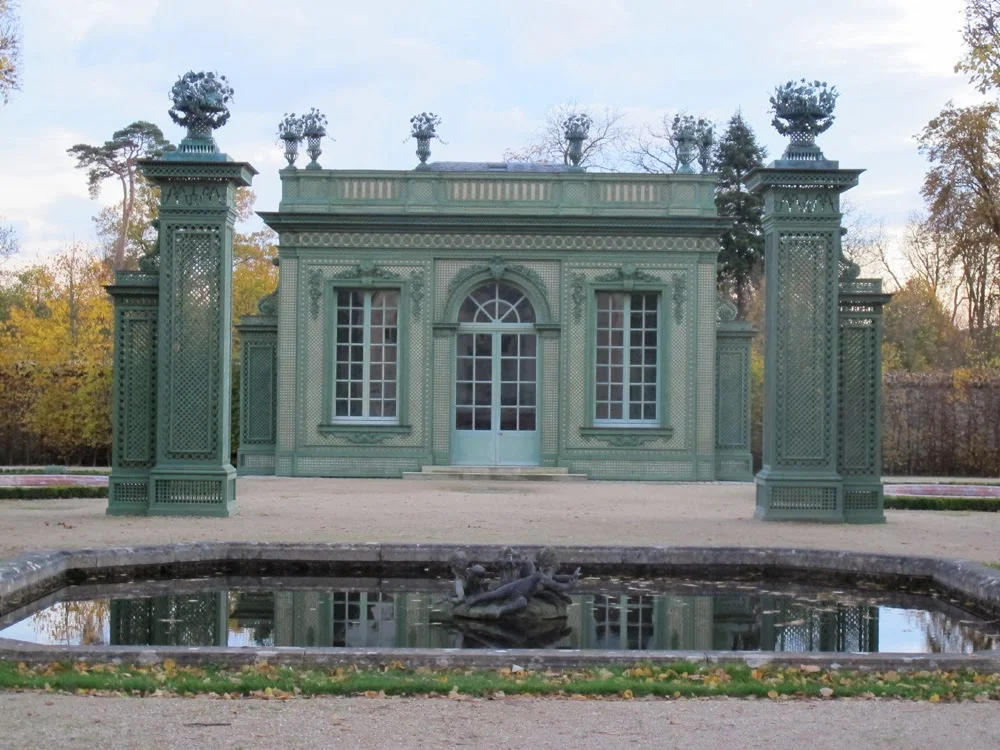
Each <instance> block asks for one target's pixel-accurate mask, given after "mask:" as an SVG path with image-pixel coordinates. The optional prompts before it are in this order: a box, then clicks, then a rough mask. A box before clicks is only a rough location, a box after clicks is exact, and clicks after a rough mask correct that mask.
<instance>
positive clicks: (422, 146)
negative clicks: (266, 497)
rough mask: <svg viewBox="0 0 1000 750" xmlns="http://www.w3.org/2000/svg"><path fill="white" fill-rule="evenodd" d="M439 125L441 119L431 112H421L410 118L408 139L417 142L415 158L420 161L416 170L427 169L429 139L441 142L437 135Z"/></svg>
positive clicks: (429, 147)
mask: <svg viewBox="0 0 1000 750" xmlns="http://www.w3.org/2000/svg"><path fill="white" fill-rule="evenodd" d="M440 124H441V118H440V117H439V116H438V115H436V114H434V113H433V112H421V113H420V114H419V115H414V116H413V117H411V118H410V137H411V138H415V139H416V140H417V158H418V159H420V163H419V164H418V165H417V167H416V168H417V169H429V167H428V166H427V158H428V157H429V156H430V155H431V139H432V138H437V139H438V140H441V138H440V137H439V136H438V134H437V127H438V125H440Z"/></svg>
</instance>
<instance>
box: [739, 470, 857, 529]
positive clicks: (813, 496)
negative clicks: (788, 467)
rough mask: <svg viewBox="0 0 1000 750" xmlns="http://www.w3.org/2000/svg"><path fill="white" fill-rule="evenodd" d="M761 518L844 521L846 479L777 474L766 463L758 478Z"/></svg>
mask: <svg viewBox="0 0 1000 750" xmlns="http://www.w3.org/2000/svg"><path fill="white" fill-rule="evenodd" d="M755 482H756V484H757V509H756V510H755V511H754V518H757V519H759V520H761V521H829V522H831V523H843V521H844V494H843V482H842V481H841V479H840V477H838V476H836V475H832V476H831V475H829V474H826V475H823V476H817V477H810V476H807V475H803V474H798V473H797V474H791V473H784V472H782V473H780V474H779V473H777V472H774V471H772V470H770V469H769V467H767V466H765V467H764V469H763V470H762V471H761V472H760V473H759V474H758V475H757V478H756V479H755Z"/></svg>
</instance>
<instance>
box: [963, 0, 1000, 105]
mask: <svg viewBox="0 0 1000 750" xmlns="http://www.w3.org/2000/svg"><path fill="white" fill-rule="evenodd" d="M962 41H963V42H964V43H965V47H966V50H965V56H964V57H963V58H962V59H961V60H959V61H958V64H957V65H955V72H957V73H965V74H966V75H967V76H968V77H969V80H970V81H971V82H972V84H973V85H974V86H975V87H976V88H977V89H979V91H980V92H982V93H984V94H985V93H986V92H987V91H989V90H990V89H997V88H1000V0H966V3H965V25H964V27H963V28H962Z"/></svg>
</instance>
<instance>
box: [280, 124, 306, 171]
mask: <svg viewBox="0 0 1000 750" xmlns="http://www.w3.org/2000/svg"><path fill="white" fill-rule="evenodd" d="M302 130H303V125H302V118H301V117H298V116H296V114H295V113H294V112H293V113H292V114H288V113H287V112H286V113H285V116H284V117H283V118H282V120H281V122H279V123H278V140H279V141H281V142H282V143H284V145H285V161H287V162H288V168H289V169H295V160H296V159H297V158H298V157H299V144H300V143H302V139H303V138H304V137H305V136H304V135H303V132H302Z"/></svg>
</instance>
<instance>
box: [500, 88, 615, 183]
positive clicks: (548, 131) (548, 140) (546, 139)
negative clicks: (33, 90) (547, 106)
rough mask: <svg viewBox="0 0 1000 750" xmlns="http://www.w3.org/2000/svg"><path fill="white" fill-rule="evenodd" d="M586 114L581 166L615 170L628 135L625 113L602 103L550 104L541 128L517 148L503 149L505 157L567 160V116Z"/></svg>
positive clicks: (513, 159)
mask: <svg viewBox="0 0 1000 750" xmlns="http://www.w3.org/2000/svg"><path fill="white" fill-rule="evenodd" d="M580 114H588V115H589V116H590V118H591V121H592V123H591V126H590V135H589V137H588V138H587V140H585V141H584V142H583V156H582V157H581V158H580V166H583V167H587V168H588V169H592V170H597V171H601V172H617V171H619V168H620V166H621V161H622V149H623V148H624V147H625V143H626V142H627V141H628V138H629V135H630V133H629V129H628V127H627V126H626V125H625V122H624V120H625V115H624V113H622V112H621V110H619V109H616V108H614V107H604V108H603V109H601V110H598V111H596V112H594V111H589V110H585V109H584V108H583V107H581V106H580V105H579V104H577V103H575V102H567V103H565V104H559V105H557V106H555V107H553V108H552V109H551V110H549V112H548V113H547V114H546V115H545V122H544V123H543V124H542V126H541V128H539V130H538V131H537V132H536V133H535V134H534V135H533V136H532V137H531V140H529V141H528V142H527V143H526V144H524V145H523V146H522V147H520V148H516V149H513V148H509V149H507V150H506V151H504V153H503V158H504V160H505V161H510V162H531V163H536V164H538V163H541V164H570V158H569V143H568V142H567V141H566V138H565V136H564V132H563V123H564V122H565V121H566V119H567V118H568V117H572V116H575V115H580Z"/></svg>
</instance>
